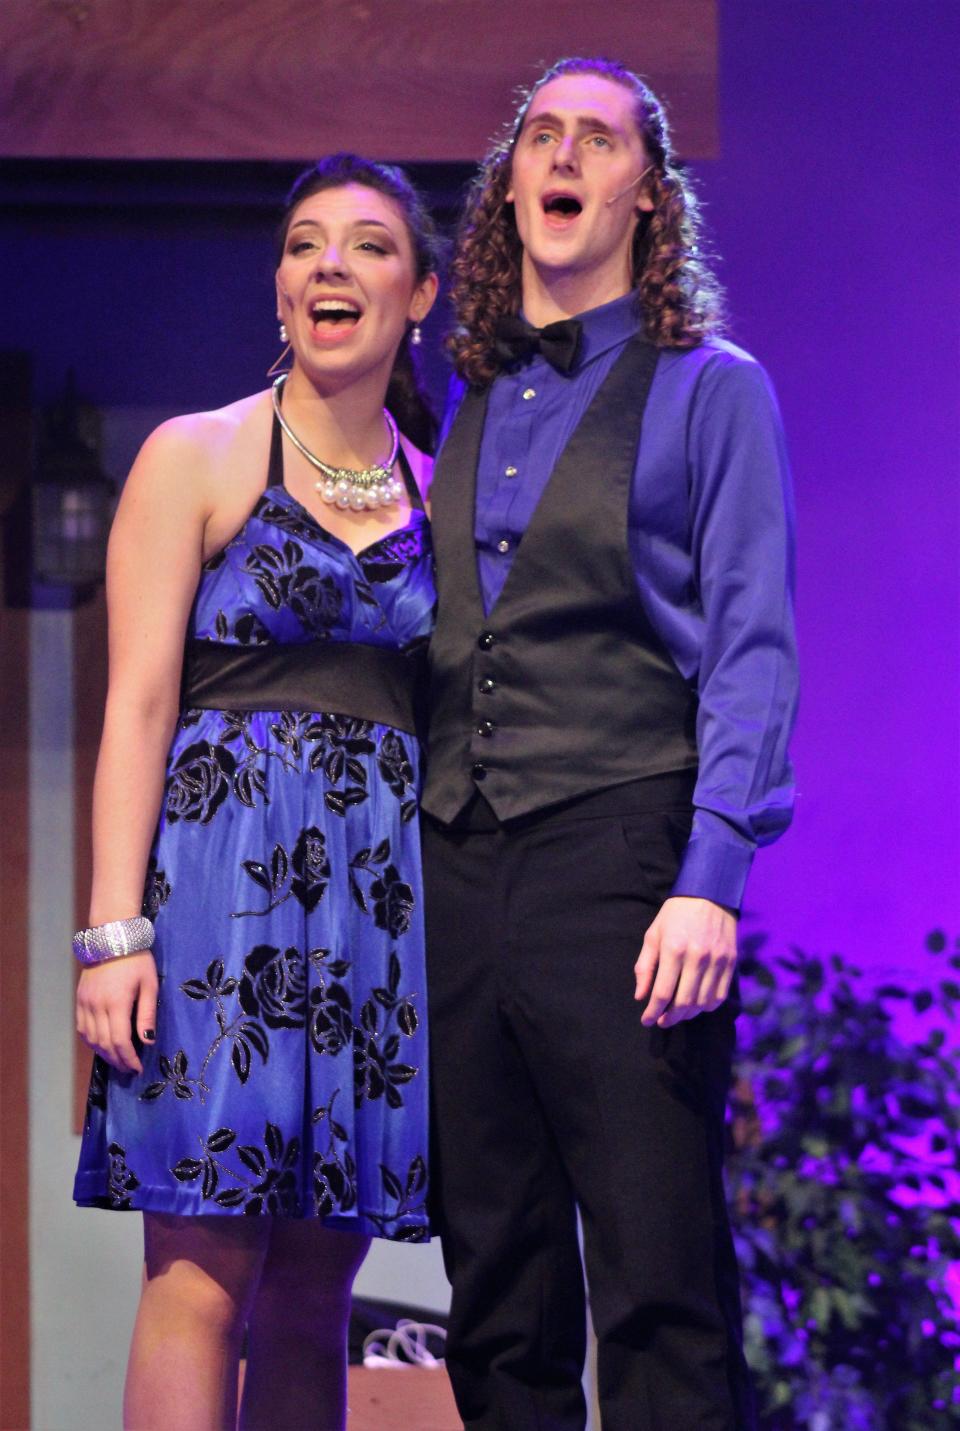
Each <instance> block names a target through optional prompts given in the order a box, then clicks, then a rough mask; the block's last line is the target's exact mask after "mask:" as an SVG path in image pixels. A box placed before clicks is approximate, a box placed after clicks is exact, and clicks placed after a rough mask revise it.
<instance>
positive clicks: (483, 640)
mask: <svg viewBox="0 0 960 1431" xmlns="http://www.w3.org/2000/svg"><path fill="white" fill-rule="evenodd" d="M496 639H497V638H496V637H495V636H494V634H493V632H492V631H482V632H481V633H480V637H479V639H478V641H477V645H478V646H479V647H480V650H481V651H489V650H490V647H491V646H492V645H493V643H494V641H495V640H496Z"/></svg>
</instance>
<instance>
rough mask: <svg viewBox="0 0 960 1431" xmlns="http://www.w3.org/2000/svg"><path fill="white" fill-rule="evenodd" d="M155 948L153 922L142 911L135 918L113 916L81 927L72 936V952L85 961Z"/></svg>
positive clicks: (116, 957)
mask: <svg viewBox="0 0 960 1431" xmlns="http://www.w3.org/2000/svg"><path fill="white" fill-rule="evenodd" d="M152 948H153V925H152V924H151V923H150V920H149V919H147V918H145V917H144V915H142V914H138V915H137V916H136V917H135V918H134V919H111V920H110V921H109V923H107V924H95V925H94V926H93V927H92V928H90V929H78V930H77V932H76V934H75V935H74V936H73V952H74V954H75V956H76V957H77V959H78V960H79V961H80V963H81V964H85V965H89V964H102V963H103V962H104V960H106V959H122V958H123V956H124V955H125V954H143V953H144V952H145V951H146V950H147V949H152Z"/></svg>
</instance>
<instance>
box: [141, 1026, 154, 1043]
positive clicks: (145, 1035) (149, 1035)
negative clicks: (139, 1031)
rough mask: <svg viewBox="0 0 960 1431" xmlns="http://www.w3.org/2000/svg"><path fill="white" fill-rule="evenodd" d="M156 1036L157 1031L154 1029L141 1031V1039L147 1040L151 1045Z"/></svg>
mask: <svg viewBox="0 0 960 1431" xmlns="http://www.w3.org/2000/svg"><path fill="white" fill-rule="evenodd" d="M156 1036H157V1031H156V1029H144V1031H143V1038H144V1039H148V1040H149V1041H150V1042H151V1043H152V1042H153V1040H154V1039H155V1038H156Z"/></svg>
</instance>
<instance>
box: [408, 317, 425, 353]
mask: <svg viewBox="0 0 960 1431" xmlns="http://www.w3.org/2000/svg"><path fill="white" fill-rule="evenodd" d="M422 342H423V334H422V333H421V331H420V324H419V323H414V325H413V327H412V328H411V329H410V346H411V347H413V348H419V346H420V344H421V343H422Z"/></svg>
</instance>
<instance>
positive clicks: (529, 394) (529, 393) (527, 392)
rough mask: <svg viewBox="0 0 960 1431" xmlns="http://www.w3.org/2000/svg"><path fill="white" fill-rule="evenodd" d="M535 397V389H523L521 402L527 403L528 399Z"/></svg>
mask: <svg viewBox="0 0 960 1431" xmlns="http://www.w3.org/2000/svg"><path fill="white" fill-rule="evenodd" d="M536 395H537V390H536V388H524V390H523V400H524V402H529V401H530V399H531V398H535V397H536Z"/></svg>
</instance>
